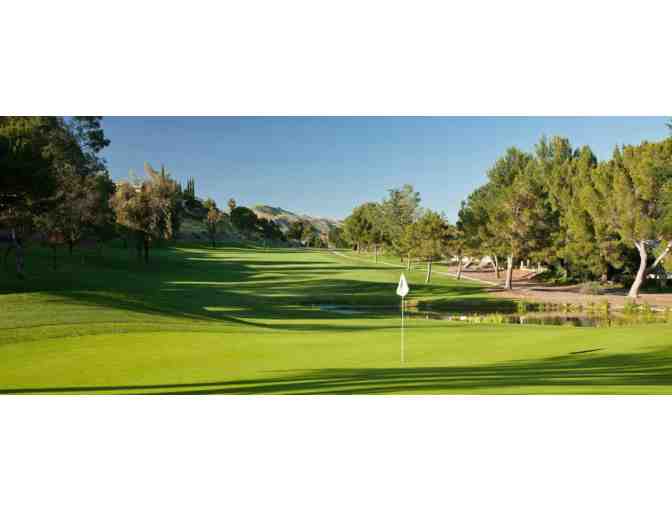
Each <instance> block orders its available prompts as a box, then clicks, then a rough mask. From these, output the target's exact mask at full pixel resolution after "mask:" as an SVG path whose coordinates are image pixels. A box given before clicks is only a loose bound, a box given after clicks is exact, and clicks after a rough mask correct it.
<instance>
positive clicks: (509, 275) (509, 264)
mask: <svg viewBox="0 0 672 510" xmlns="http://www.w3.org/2000/svg"><path fill="white" fill-rule="evenodd" d="M504 288H505V289H506V290H512V289H513V255H509V256H508V257H506V280H505V281H504Z"/></svg>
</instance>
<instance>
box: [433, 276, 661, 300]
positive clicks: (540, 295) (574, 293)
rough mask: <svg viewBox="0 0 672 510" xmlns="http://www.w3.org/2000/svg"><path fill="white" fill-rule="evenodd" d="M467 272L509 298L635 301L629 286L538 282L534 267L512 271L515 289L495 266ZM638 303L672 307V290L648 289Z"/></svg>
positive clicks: (498, 293) (499, 294) (492, 290)
mask: <svg viewBox="0 0 672 510" xmlns="http://www.w3.org/2000/svg"><path fill="white" fill-rule="evenodd" d="M446 269H448V270H449V271H450V272H451V273H454V272H455V271H454V269H455V268H454V267H450V268H446ZM463 274H464V275H465V276H469V277H472V278H477V279H479V280H484V281H488V282H491V283H493V284H498V285H500V286H499V287H495V286H493V287H492V288H489V289H487V290H488V292H492V293H494V294H497V296H498V297H502V298H509V299H525V300H528V301H537V302H547V303H548V302H551V303H572V304H587V303H591V302H593V303H594V302H596V301H599V302H603V301H605V300H607V301H609V303H610V304H611V305H612V306H613V307H616V308H622V307H623V306H624V305H625V303H627V302H628V301H632V300H631V299H629V298H628V297H627V290H626V289H608V290H606V291H605V293H604V294H602V295H588V294H581V293H580V292H579V289H580V287H581V285H580V284H577V285H563V286H557V285H545V284H543V283H539V282H535V281H534V280H533V278H534V276H535V275H536V274H537V273H536V272H535V271H527V270H520V269H516V270H514V272H513V290H512V291H509V290H504V289H502V288H501V285H503V284H504V276H505V272H504V271H501V273H500V278H499V279H498V278H496V276H495V272H494V270H487V269H483V270H481V269H475V270H471V269H467V270H465V271H464V272H463ZM636 302H637V303H639V304H643V303H648V304H649V305H651V306H655V307H666V306H669V307H672V293H670V294H656V293H648V294H647V293H646V291H644V292H641V293H640V297H639V299H637V300H636Z"/></svg>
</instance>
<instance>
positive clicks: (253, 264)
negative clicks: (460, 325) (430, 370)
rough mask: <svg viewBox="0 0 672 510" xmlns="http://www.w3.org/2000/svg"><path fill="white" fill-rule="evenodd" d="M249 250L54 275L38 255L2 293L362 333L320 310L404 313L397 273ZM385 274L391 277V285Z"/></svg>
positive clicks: (171, 253)
mask: <svg viewBox="0 0 672 510" xmlns="http://www.w3.org/2000/svg"><path fill="white" fill-rule="evenodd" d="M245 250H246V249H242V248H241V249H240V250H239V251H236V252H234V253H231V255H233V258H231V259H228V258H222V257H221V256H220V255H221V254H222V251H221V250H216V249H215V250H211V251H207V250H204V249H202V248H198V255H199V256H198V257H194V256H193V255H194V253H195V252H194V251H193V250H191V251H190V250H189V249H179V248H178V249H164V250H156V253H155V255H154V257H155V259H156V260H157V262H156V263H154V264H151V265H150V266H146V267H145V266H137V267H136V266H132V265H129V264H128V260H126V259H124V258H123V256H124V255H126V253H125V252H123V251H122V250H117V251H116V252H109V253H108V254H107V255H104V256H103V257H101V258H100V260H97V261H96V262H95V264H85V265H80V264H79V263H78V262H76V261H74V260H72V259H68V261H67V264H65V263H64V264H63V266H62V267H61V269H59V270H56V271H54V270H53V269H52V268H51V267H50V264H51V260H50V258H49V256H48V255H49V252H47V251H44V250H43V251H42V252H40V251H39V250H35V251H33V252H32V253H31V257H32V259H31V262H32V263H33V266H34V268H35V270H36V271H35V272H34V273H33V275H31V276H29V280H28V281H27V282H15V283H12V284H11V285H8V284H6V283H3V282H0V293H2V292H6V293H13V292H42V293H48V294H50V295H54V296H57V297H59V298H63V299H65V300H71V301H74V302H77V303H78V304H80V305H91V306H101V307H106V308H112V309H118V310H123V311H128V312H135V313H145V314H149V315H151V316H162V317H179V318H187V319H194V320H202V321H209V322H213V321H214V322H217V321H221V322H223V323H234V324H241V325H252V326H256V327H268V328H272V329H295V330H305V329H314V330H325V329H333V330H337V329H338V327H337V326H329V327H327V325H326V324H309V323H307V322H306V323H304V324H298V323H296V322H295V323H293V324H290V325H278V324H270V323H269V324H264V323H262V321H263V320H265V319H274V320H276V319H287V320H295V321H296V320H305V321H309V320H314V319H327V320H328V319H342V320H341V321H339V322H342V323H343V329H345V330H351V329H353V327H354V328H356V329H361V328H362V327H361V326H350V325H348V324H346V323H347V322H348V320H347V319H348V317H345V316H344V315H343V314H339V313H334V312H333V311H327V310H322V309H320V306H321V305H341V306H344V305H345V306H350V307H353V308H355V309H356V310H357V311H359V312H360V313H357V315H356V318H358V319H374V318H382V317H386V316H390V315H394V313H395V312H394V309H395V308H397V307H398V306H399V300H398V297H397V296H396V294H395V289H396V284H397V281H396V274H393V273H394V272H395V271H396V269H390V268H386V267H368V266H358V265H350V264H343V263H340V262H334V261H333V260H329V259H326V258H325V260H293V259H287V260H278V261H273V260H255V259H254V258H250V259H249V260H248V259H245V258H244V257H241V256H240V254H241V253H243V252H244V251H245ZM270 251H271V252H272V253H277V252H276V251H275V250H270ZM248 252H249V250H248ZM225 253H226V252H225ZM301 253H305V252H301ZM75 258H76V257H75ZM349 271H361V272H363V273H364V275H365V276H364V278H365V279H355V278H352V277H350V278H348V277H347V276H348V272H349ZM386 272H387V273H390V275H389V278H388V275H385V273H386ZM366 274H368V275H370V277H369V278H367V277H366ZM447 296H448V297H447ZM411 297H413V298H414V299H416V300H417V301H420V302H423V301H425V300H432V309H434V308H441V307H444V306H445V307H449V308H450V309H455V308H457V307H460V306H469V309H470V310H478V309H479V308H481V309H490V308H493V307H494V306H496V305H497V303H496V301H497V300H493V299H491V298H490V297H487V296H486V295H485V294H484V293H483V292H482V289H480V288H479V287H476V286H474V285H473V284H459V283H455V284H454V285H450V286H446V285H439V284H429V285H422V286H417V287H415V289H414V291H413V294H412V296H411ZM500 305H501V303H500ZM383 308H386V309H388V311H387V312H385V311H384V310H382V309H383ZM500 308H501V306H500ZM352 317H355V316H354V315H353V316H352ZM343 319H345V320H343ZM372 329H373V328H372Z"/></svg>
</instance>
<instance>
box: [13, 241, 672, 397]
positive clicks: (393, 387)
mask: <svg viewBox="0 0 672 510" xmlns="http://www.w3.org/2000/svg"><path fill="white" fill-rule="evenodd" d="M46 255H47V254H45V253H40V252H39V251H38V252H33V254H32V255H31V256H30V258H29V260H28V266H29V268H30V272H29V276H30V278H29V280H28V281H26V282H19V281H17V280H14V279H12V278H10V277H8V275H7V274H4V273H0V275H2V276H1V277H2V279H1V280H0V391H4V392H8V391H10V392H11V391H14V392H21V391H38V392H54V393H59V392H80V393H81V392H112V393H119V392H160V393H181V392H191V393H193V392H220V393H250V392H265V393H271V392H278V393H382V392H385V393H388V392H394V393H411V392H421V393H444V392H446V393H548V392H550V393H588V392H593V393H642V392H643V393H654V392H663V393H670V392H671V391H670V390H672V386H671V384H672V371H670V368H671V367H672V336H671V335H669V332H670V328H669V326H666V325H647V326H638V327H630V328H619V329H616V328H613V329H580V328H579V329H576V328H564V327H542V326H513V325H501V326H496V325H463V324H455V323H445V322H439V321H430V320H424V319H414V320H412V321H410V328H409V330H408V334H407V343H408V351H407V359H408V363H406V364H405V365H404V366H401V365H400V363H399V361H398V358H399V329H398V325H399V324H398V319H397V318H396V317H390V316H389V315H388V314H387V313H386V312H384V311H383V310H381V311H380V312H370V311H368V312H366V313H362V314H358V315H351V316H347V315H342V314H336V313H333V312H322V311H320V310H319V308H317V307H316V305H317V304H320V303H326V304H335V303H340V304H349V305H352V306H354V307H356V306H371V305H376V306H377V305H395V304H396V303H397V298H396V296H395V295H394V289H395V286H396V282H397V279H398V275H399V270H398V269H396V268H392V267H389V266H384V265H377V266H375V265H373V264H370V263H367V262H366V261H362V262H360V261H358V260H353V259H349V258H344V257H339V256H336V255H333V254H329V253H325V252H305V251H297V250H282V249H275V250H269V251H264V250H261V249H253V248H241V247H228V248H219V249H216V250H211V249H207V248H203V247H182V248H172V249H165V250H157V251H156V252H155V253H154V254H153V259H154V263H153V265H152V266H151V267H149V268H145V267H142V266H139V265H137V264H136V263H135V262H134V261H132V260H129V258H128V256H127V253H126V252H124V251H122V250H108V251H107V252H106V254H105V255H104V257H103V259H96V258H95V257H93V258H92V260H89V261H88V262H87V263H86V264H85V265H81V264H79V261H78V260H77V261H68V260H67V259H64V260H63V261H62V262H63V265H62V266H61V267H60V268H59V269H58V270H57V271H53V270H52V269H51V268H50V262H49V258H48V257H47V256H46ZM422 280H423V274H422V273H421V272H419V271H418V272H413V273H411V275H410V285H411V293H412V297H413V299H417V300H420V301H427V300H433V301H435V302H436V303H439V304H443V305H446V304H450V303H457V304H459V306H466V305H468V306H469V307H471V308H488V307H489V306H491V305H492V301H491V300H490V299H489V298H488V297H487V295H486V294H484V293H482V292H481V290H480V288H479V287H478V286H477V285H475V284H473V283H469V282H464V281H463V282H457V281H455V280H453V279H451V278H447V277H442V276H441V277H440V276H437V277H435V279H434V281H433V283H432V285H429V286H425V285H423V284H422V283H421V282H422ZM589 351H590V352H589Z"/></svg>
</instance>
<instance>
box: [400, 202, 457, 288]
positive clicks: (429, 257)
mask: <svg viewBox="0 0 672 510" xmlns="http://www.w3.org/2000/svg"><path fill="white" fill-rule="evenodd" d="M450 234H451V228H450V225H449V224H448V223H447V222H446V220H445V218H443V217H442V216H441V215H440V214H438V213H436V212H433V211H426V212H425V213H424V214H423V215H422V216H421V217H420V219H418V221H416V222H414V223H412V224H410V225H408V226H407V227H406V231H405V233H404V237H405V240H404V243H405V244H406V245H407V246H411V247H412V248H411V252H412V253H413V255H414V256H416V257H418V258H420V259H422V260H424V261H425V262H426V263H427V273H426V277H425V283H430V281H431V279H432V263H433V262H434V261H436V260H439V259H440V258H441V257H443V256H445V254H446V252H447V249H448V242H449V239H450Z"/></svg>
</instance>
